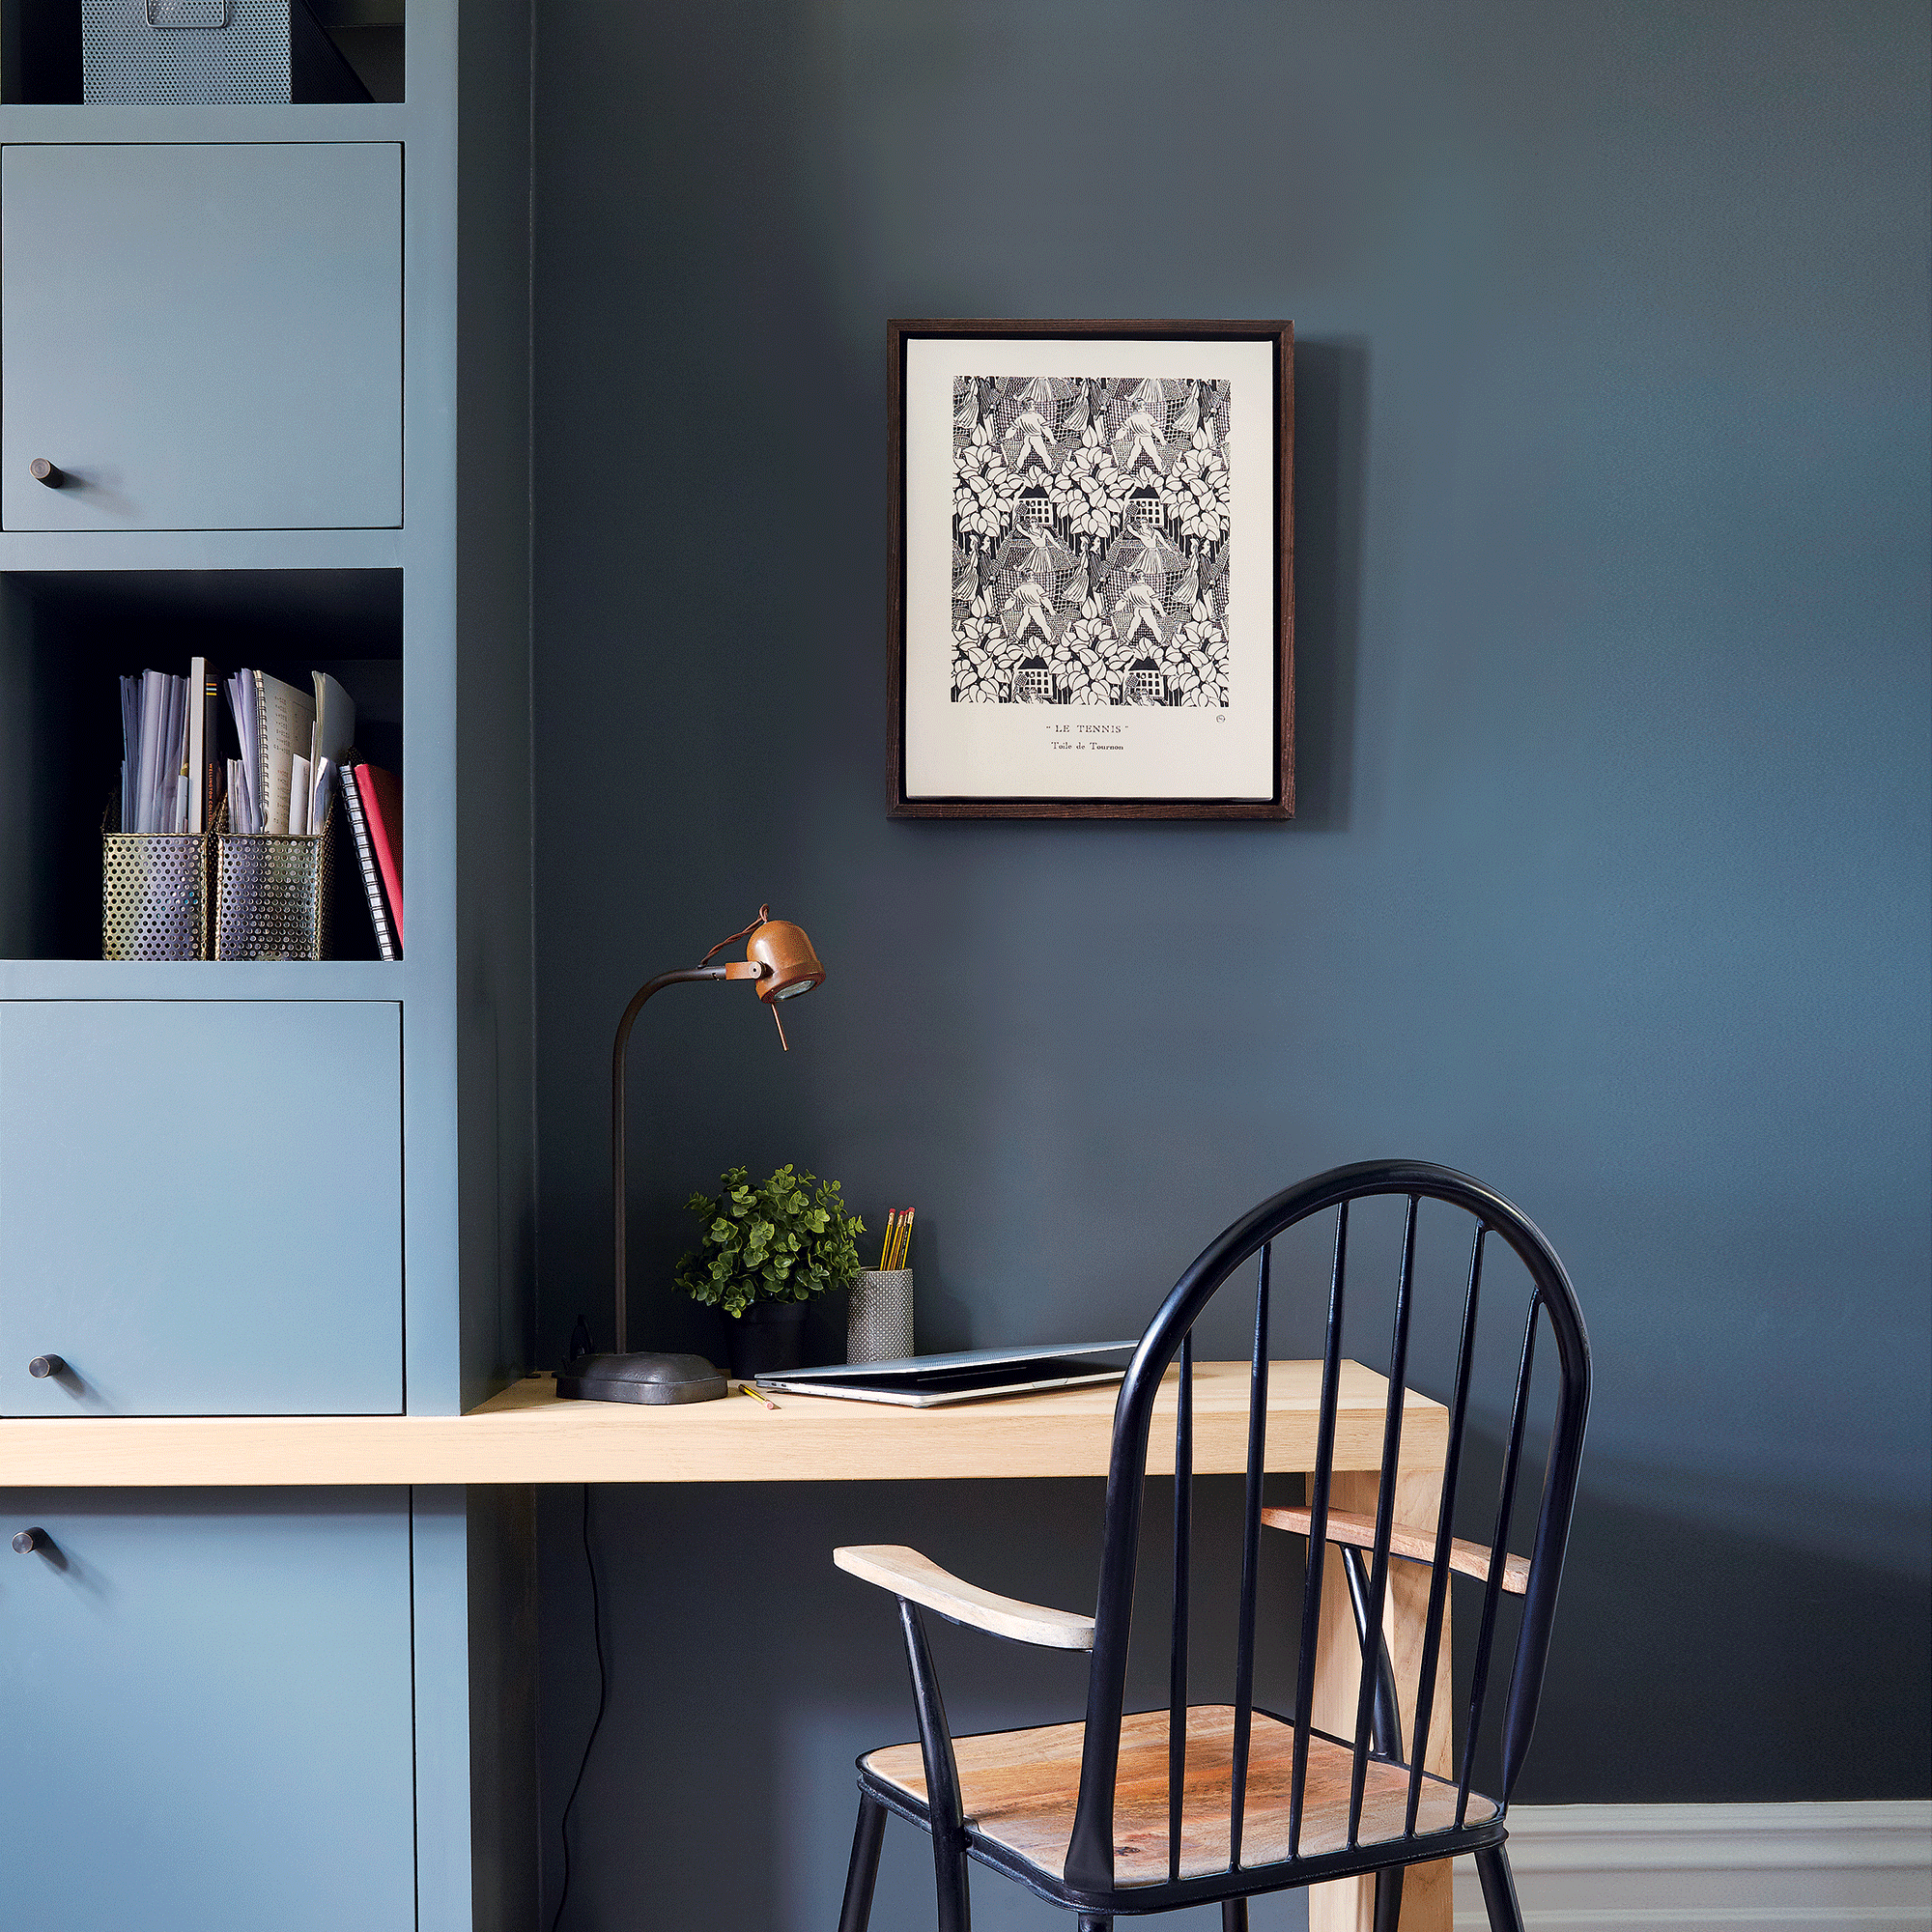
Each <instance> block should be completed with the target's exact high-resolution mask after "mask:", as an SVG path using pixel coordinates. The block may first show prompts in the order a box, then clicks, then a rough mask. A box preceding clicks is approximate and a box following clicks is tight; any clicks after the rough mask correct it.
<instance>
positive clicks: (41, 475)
mask: <svg viewBox="0 0 1932 1932" xmlns="http://www.w3.org/2000/svg"><path fill="white" fill-rule="evenodd" d="M27 474H28V475H30V476H31V477H32V478H33V479H34V481H35V482H36V483H44V484H45V485H46V486H47V488H48V489H49V490H58V489H59V488H60V487H61V485H62V484H63V483H65V482H66V481H67V471H66V470H65V469H62V468H61V467H60V465H59V464H57V463H49V462H48V461H47V459H46V458H45V457H44V456H37V457H35V458H34V460H33V462H31V463H30V464H28V465H27Z"/></svg>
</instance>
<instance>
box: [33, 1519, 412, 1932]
mask: <svg viewBox="0 0 1932 1932" xmlns="http://www.w3.org/2000/svg"><path fill="white" fill-rule="evenodd" d="M26 1528H35V1529H40V1530H42V1531H43V1532H44V1533H45V1535H46V1537H47V1539H48V1548H44V1549H37V1550H33V1551H30V1552H29V1553H27V1554H25V1555H16V1554H13V1553H11V1552H10V1550H9V1548H8V1545H7V1541H6V1540H5V1539H10V1538H12V1536H13V1535H14V1533H15V1532H16V1531H17V1530H20V1529H26ZM410 1616H411V1604H410V1508H409V1496H408V1492H406V1491H401V1490H363V1491H272V1492H266V1491H265V1492H253V1491H248V1492H237V1491H214V1492H138V1491H125V1490H124V1491H105V1492H99V1491H97V1492H85V1493H76V1492H71V1491H62V1492H23V1491H17V1490H15V1491H0V1713H4V1718H0V1871H5V1873H6V1874H7V1885H6V1890H7V1903H6V1905H5V1906H4V1907H0V1921H4V1922H5V1923H7V1924H9V1925H17V1926H20V1927H21V1928H23V1932H24V1928H27V1927H32V1928H33V1932H134V1928H139V1932H263V1928H266V1927H273V1928H274V1932H344V1928H346V1927H352V1926H353V1927H355V1928H356V1932H412V1928H413V1927H414V1924H415V1876H414V1860H415V1826H414V1790H413V1745H412V1729H413V1719H412V1685H411V1657H410Z"/></svg>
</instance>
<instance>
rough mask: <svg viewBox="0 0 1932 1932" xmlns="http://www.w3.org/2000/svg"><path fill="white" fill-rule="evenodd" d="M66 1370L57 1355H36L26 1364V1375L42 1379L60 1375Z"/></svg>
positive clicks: (64, 1364) (65, 1366)
mask: <svg viewBox="0 0 1932 1932" xmlns="http://www.w3.org/2000/svg"><path fill="white" fill-rule="evenodd" d="M66 1370H67V1364H66V1363H65V1362H64V1361H62V1360H61V1358H60V1357H59V1356H58V1355H36V1356H35V1357H34V1359H33V1360H32V1361H31V1362H29V1363H28V1364H27V1373H28V1374H29V1375H30V1376H35V1377H38V1378H46V1377H48V1376H58V1375H62V1374H64V1373H65V1372H66Z"/></svg>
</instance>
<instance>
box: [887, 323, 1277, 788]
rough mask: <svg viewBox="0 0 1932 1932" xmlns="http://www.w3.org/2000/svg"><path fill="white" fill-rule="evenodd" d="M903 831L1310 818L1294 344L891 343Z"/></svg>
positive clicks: (903, 334)
mask: <svg viewBox="0 0 1932 1932" xmlns="http://www.w3.org/2000/svg"><path fill="white" fill-rule="evenodd" d="M887 344H888V349H889V352H890V365H889V366H890V375H889V392H890V411H889V414H890V428H891V460H892V474H891V478H890V497H889V501H890V504H891V511H890V534H891V573H892V596H891V632H892V655H891V660H890V668H889V672H888V678H889V697H890V708H891V732H892V787H893V795H892V807H891V810H892V813H893V815H894V816H895V817H898V818H1290V817H1293V813H1294V750H1293V745H1294V737H1293V723H1294V643H1293V639H1294V545H1293V395H1294V384H1293V375H1294V328H1293V324H1290V323H1286V322H894V323H892V324H890V325H889V326H888V329H887Z"/></svg>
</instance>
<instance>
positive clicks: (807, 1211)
mask: <svg viewBox="0 0 1932 1932" xmlns="http://www.w3.org/2000/svg"><path fill="white" fill-rule="evenodd" d="M721 1179H722V1180H723V1183H724V1186H723V1191H722V1192H721V1193H719V1194H718V1196H717V1197H716V1198H715V1199H714V1198H713V1197H712V1196H710V1195H708V1194H694V1195H693V1196H692V1197H691V1199H690V1200H689V1201H688V1202H687V1203H686V1204H685V1205H686V1207H688V1208H690V1209H691V1211H692V1213H694V1214H696V1216H697V1218H698V1220H699V1221H700V1222H701V1223H702V1224H703V1228H704V1233H703V1235H702V1236H700V1237H699V1245H698V1248H697V1251H696V1253H695V1254H688V1255H685V1256H682V1257H681V1258H680V1259H679V1261H678V1264H677V1285H678V1287H679V1288H681V1289H683V1290H684V1292H685V1293H687V1294H688V1295H690V1296H691V1298H692V1299H693V1300H694V1301H702V1302H706V1303H708V1304H709V1305H710V1306H712V1307H714V1308H719V1309H722V1310H723V1311H724V1312H725V1314H726V1315H728V1316H730V1317H731V1328H730V1345H729V1346H730V1360H731V1373H732V1374H733V1375H734V1376H737V1377H738V1378H740V1379H741V1380H742V1379H745V1378H749V1377H752V1376H760V1375H771V1374H775V1373H777V1372H778V1371H780V1370H781V1369H795V1368H797V1367H798V1358H799V1350H800V1347H801V1345H802V1343H803V1341H804V1337H805V1305H806V1303H807V1302H808V1301H810V1299H811V1297H812V1296H813V1295H814V1294H822V1293H824V1292H825V1290H827V1289H828V1288H835V1287H842V1286H843V1285H844V1284H845V1283H847V1282H849V1281H850V1280H851V1279H852V1277H853V1276H854V1275H855V1274H857V1273H858V1272H859V1250H858V1246H857V1242H856V1238H855V1237H856V1236H860V1235H863V1234H864V1233H865V1232H866V1224H865V1222H863V1221H861V1220H860V1219H859V1218H858V1217H857V1216H856V1215H853V1214H848V1213H846V1211H845V1204H844V1202H843V1201H842V1200H841V1199H840V1198H839V1192H838V1182H837V1181H836V1180H820V1179H818V1178H817V1176H816V1175H811V1174H797V1173H794V1172H793V1170H792V1167H791V1164H790V1163H789V1162H787V1163H786V1164H785V1165H784V1166H783V1167H781V1168H780V1169H779V1170H778V1172H777V1173H776V1174H774V1175H773V1176H772V1177H771V1179H769V1180H763V1181H760V1182H758V1183H757V1185H755V1186H753V1183H752V1179H751V1177H750V1175H749V1174H748V1173H747V1172H746V1170H745V1169H744V1168H742V1167H733V1168H727V1169H726V1170H725V1173H724V1175H723V1176H722V1177H721Z"/></svg>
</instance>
